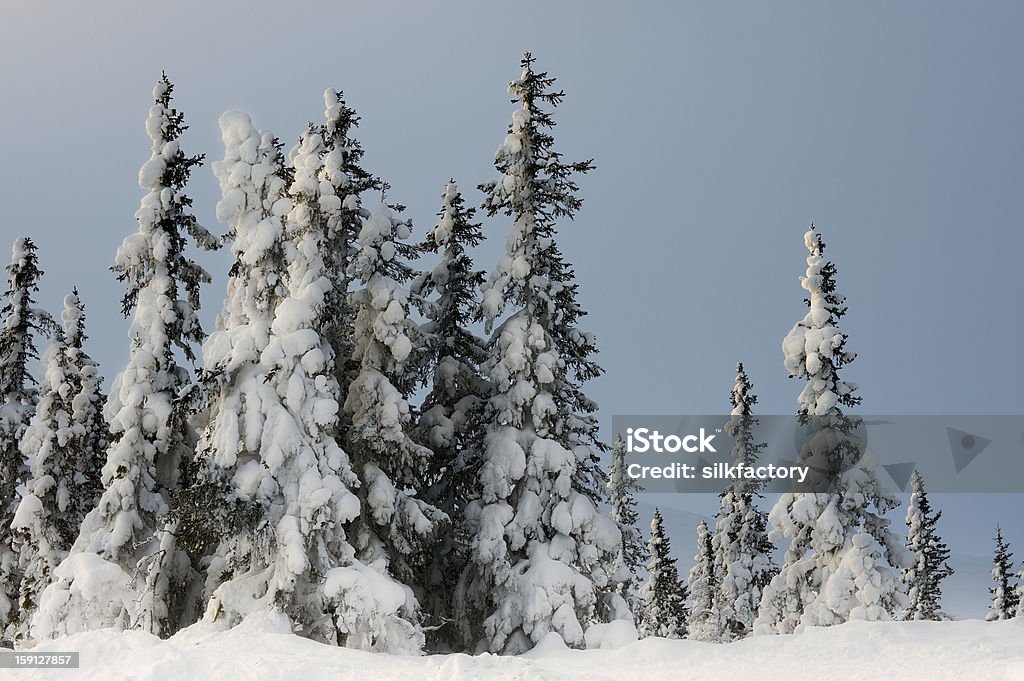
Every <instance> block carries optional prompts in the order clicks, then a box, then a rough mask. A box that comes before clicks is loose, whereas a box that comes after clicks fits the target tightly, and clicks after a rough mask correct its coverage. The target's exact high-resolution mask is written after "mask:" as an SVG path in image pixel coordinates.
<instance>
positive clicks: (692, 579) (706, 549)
mask: <svg viewBox="0 0 1024 681" xmlns="http://www.w3.org/2000/svg"><path fill="white" fill-rule="evenodd" d="M715 562H716V561H715V550H714V548H713V547H712V542H711V532H710V530H708V524H707V523H706V522H704V521H703V520H702V521H700V525H698V526H697V554H696V555H695V556H694V557H693V567H692V568H691V569H690V575H689V579H688V580H687V581H688V586H689V592H690V617H689V624H688V629H689V637H690V638H692V639H695V640H697V641H713V642H718V641H721V640H722V628H723V627H722V619H721V614H720V613H719V610H718V603H717V595H718V582H719V577H718V575H717V574H716V568H715Z"/></svg>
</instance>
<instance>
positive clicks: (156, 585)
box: [32, 75, 215, 638]
mask: <svg viewBox="0 0 1024 681" xmlns="http://www.w3.org/2000/svg"><path fill="white" fill-rule="evenodd" d="M172 90H173V86H172V85H171V83H170V81H169V80H168V79H167V76H166V75H163V76H161V78H160V80H159V82H158V83H157V85H156V87H155V88H154V90H153V98H154V100H155V102H154V104H153V106H152V108H151V109H150V111H149V118H148V119H147V121H146V131H147V132H148V133H149V137H150V139H151V141H152V154H151V156H150V159H149V160H148V161H147V162H146V163H145V164H143V166H142V168H141V169H140V171H139V185H140V186H141V187H142V188H143V189H144V190H146V194H145V196H144V197H143V198H142V202H141V205H140V207H139V209H138V211H136V213H135V219H136V221H137V222H138V227H139V229H138V231H137V232H136V233H134V234H132V235H131V236H129V237H127V238H126V239H125V240H124V242H123V243H122V244H121V247H120V248H119V249H118V251H117V256H116V258H115V261H114V265H113V267H112V268H111V269H112V270H113V271H114V272H116V273H117V274H118V280H119V281H122V282H124V284H125V286H126V292H125V295H124V297H123V298H122V310H123V312H124V314H125V315H126V316H129V315H133V316H132V323H131V327H130V330H129V336H130V339H131V345H130V349H129V357H128V364H127V366H126V367H125V369H124V371H123V372H122V373H121V374H120V375H119V376H118V377H117V378H116V379H115V380H114V383H113V386H112V388H111V393H110V397H109V399H108V401H107V404H106V407H105V415H106V418H107V420H108V422H109V423H110V429H111V440H112V442H111V445H110V447H109V449H108V451H107V456H106V463H105V464H104V466H103V470H102V482H103V486H104V491H103V494H102V496H101V498H100V501H99V504H98V506H97V507H96V508H95V509H94V510H93V511H91V512H90V513H89V514H88V515H87V516H86V519H85V522H84V523H83V525H82V529H81V533H80V534H79V537H78V539H77V540H76V542H75V544H74V546H73V547H72V550H71V552H70V554H69V555H68V557H67V558H66V559H65V560H64V561H63V562H62V563H61V564H60V566H58V568H57V569H56V570H55V572H54V574H55V577H56V579H55V581H54V582H53V583H52V584H51V585H50V586H49V587H47V589H46V591H44V593H43V595H42V597H41V598H40V606H39V611H38V613H37V614H36V617H35V618H34V619H33V624H32V630H33V636H34V637H35V638H50V637H56V636H61V635H64V634H70V633H73V632H76V631H82V630H89V629H97V628H102V627H109V626H120V627H137V628H140V629H144V630H147V631H150V632H153V633H156V634H159V635H168V634H170V633H172V632H173V631H174V629H175V627H176V624H177V622H176V617H175V615H176V612H175V611H176V610H177V609H178V608H179V607H180V603H179V601H180V597H181V595H182V594H183V593H185V592H187V589H188V582H189V581H191V579H192V578H193V577H194V574H193V570H192V567H191V565H190V561H189V559H188V557H187V556H184V555H183V553H182V552H181V551H179V550H177V549H175V548H174V546H173V544H174V542H173V536H172V535H170V534H169V533H166V532H160V530H161V529H162V524H163V517H164V516H165V514H166V513H167V510H168V501H169V494H170V492H171V491H172V490H174V489H175V488H176V487H178V485H179V480H180V477H181V474H182V472H183V471H184V470H185V467H186V465H187V464H188V462H189V460H190V459H191V457H192V450H193V446H194V444H195V433H194V432H193V431H192V429H191V427H190V426H189V423H188V408H187V405H186V404H185V403H184V402H183V401H182V400H181V399H179V398H180V395H181V394H182V392H183V391H184V390H185V389H187V388H188V386H189V385H190V383H191V379H190V376H189V372H188V370H187V369H186V368H185V367H183V366H181V365H180V364H179V363H178V360H177V359H176V358H175V353H176V352H180V353H181V354H182V355H184V357H185V358H186V359H187V360H188V361H190V362H191V361H194V349H193V346H195V345H196V344H198V343H200V342H201V341H202V340H203V337H204V333H203V330H202V328H201V326H200V323H199V315H198V309H199V289H200V285H201V284H203V283H206V282H208V281H209V280H210V277H209V275H208V274H207V273H206V272H205V271H204V270H203V269H202V267H200V266H199V265H197V264H196V263H195V262H193V261H192V260H191V259H190V258H189V256H188V255H187V254H186V247H187V246H188V243H189V237H191V239H192V241H194V242H195V243H196V244H197V245H198V246H200V247H202V248H207V249H209V248H213V247H214V246H215V240H214V239H213V237H212V236H211V235H210V234H209V233H208V232H207V231H206V230H205V229H203V228H202V227H201V226H199V224H198V223H197V222H196V219H195V216H193V215H192V214H191V212H190V209H191V205H192V199H191V198H189V197H188V196H187V195H186V194H185V187H186V184H187V183H188V179H189V175H190V173H191V172H192V170H193V168H195V167H196V166H198V165H200V164H201V163H202V156H186V155H185V154H184V152H182V150H181V147H180V145H179V141H178V138H179V136H180V135H181V133H182V132H184V131H185V130H186V128H187V126H186V125H185V123H184V116H183V115H182V114H181V112H179V111H177V110H176V109H174V108H172V107H171V93H172Z"/></svg>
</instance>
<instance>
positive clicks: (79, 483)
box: [12, 290, 108, 640]
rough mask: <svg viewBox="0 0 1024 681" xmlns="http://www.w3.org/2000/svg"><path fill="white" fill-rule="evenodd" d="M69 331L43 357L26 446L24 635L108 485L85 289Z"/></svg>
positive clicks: (69, 303) (68, 320) (19, 530)
mask: <svg viewBox="0 0 1024 681" xmlns="http://www.w3.org/2000/svg"><path fill="white" fill-rule="evenodd" d="M61 317H62V319H63V322H64V326H63V329H55V330H54V333H53V341H52V343H51V345H50V347H49V349H48V350H47V351H46V353H45V354H44V356H43V360H42V386H41V388H42V390H41V395H40V398H39V402H38V404H37V405H36V409H35V415H34V416H33V418H32V422H31V425H29V427H28V429H27V430H26V431H25V436H24V438H23V440H22V443H21V449H22V452H23V453H24V454H25V457H26V459H27V460H28V461H29V462H31V470H30V473H29V477H28V481H27V483H26V485H25V489H24V492H23V493H22V497H21V500H20V502H19V504H18V510H17V513H15V516H14V522H13V523H12V526H13V530H14V532H15V546H16V548H17V549H18V552H19V563H20V566H21V568H22V570H23V571H24V577H23V579H22V581H21V590H20V595H19V617H18V623H17V627H16V631H15V632H14V638H15V639H16V640H21V639H24V638H25V637H26V636H27V635H28V625H29V622H30V620H31V616H32V614H33V613H34V612H35V610H36V607H37V606H38V599H39V594H40V593H41V592H42V590H43V589H44V588H45V587H46V586H47V585H48V584H49V583H50V580H51V579H52V577H53V571H54V569H55V568H56V567H57V565H59V564H60V562H61V560H63V559H64V557H66V556H67V553H68V551H69V550H70V549H71V546H72V544H73V543H74V541H75V539H76V538H77V537H78V531H79V528H80V527H81V524H82V521H83V520H84V519H85V516H86V514H87V513H88V512H89V511H91V510H92V508H93V507H94V506H95V504H96V502H97V500H98V498H99V493H100V491H101V489H102V487H101V483H100V468H101V464H102V457H103V455H104V453H105V451H106V445H107V438H108V432H107V425H106V422H105V421H104V420H103V415H102V404H103V401H104V399H105V397H104V395H103V393H102V392H101V389H100V383H101V379H100V376H99V373H98V370H97V365H96V363H95V362H94V361H93V360H92V359H91V358H90V357H89V356H88V355H87V354H86V353H85V351H84V350H83V348H82V344H83V341H84V340H85V311H84V307H83V306H82V303H81V301H80V300H79V298H78V291H77V290H76V291H75V292H73V293H72V294H70V295H68V296H67V297H66V298H65V299H64V312H63V314H62V315H61Z"/></svg>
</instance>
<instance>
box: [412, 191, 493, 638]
mask: <svg viewBox="0 0 1024 681" xmlns="http://www.w3.org/2000/svg"><path fill="white" fill-rule="evenodd" d="M441 202H442V206H441V211H440V212H439V213H438V217H439V220H438V222H437V224H436V225H435V226H434V228H433V229H432V230H430V231H429V232H428V233H427V236H426V239H425V241H424V242H423V243H421V244H420V246H419V251H420V252H421V253H428V252H430V253H437V252H441V256H440V262H438V264H437V265H436V266H434V268H433V269H432V270H429V271H427V272H424V273H423V274H422V275H420V276H419V277H417V278H416V280H415V281H414V283H413V286H412V295H413V297H414V298H415V299H417V300H418V301H419V305H420V307H421V309H422V312H423V315H424V317H425V318H426V320H427V321H426V322H425V323H424V324H422V325H421V326H420V334H421V335H422V337H423V338H424V341H423V344H424V346H425V349H426V352H427V360H426V362H427V365H428V366H430V367H431V374H430V377H429V387H430V392H429V393H427V396H426V397H425V398H424V400H423V403H422V405H421V406H420V417H419V422H418V424H417V427H416V433H415V436H416V438H417V439H418V440H419V441H420V442H422V443H425V444H426V445H427V446H428V447H430V449H431V450H432V451H433V457H432V459H431V461H430V464H429V467H428V470H427V476H426V479H425V480H424V481H423V483H422V485H421V490H422V496H423V498H424V499H425V500H426V501H428V502H429V503H431V504H433V505H434V506H436V507H437V508H438V509H440V510H441V511H443V512H444V513H445V514H446V515H448V517H449V518H451V519H453V520H454V519H457V518H460V517H461V516H462V513H463V510H464V509H465V507H466V504H467V503H468V500H469V496H470V494H471V491H472V483H473V476H472V461H473V460H474V458H475V452H476V448H477V446H478V445H479V442H480V436H479V431H480V411H481V408H482V406H483V403H484V401H485V400H486V399H487V396H488V386H487V385H486V382H485V380H484V378H483V376H482V375H481V373H480V365H481V364H482V363H483V361H484V358H485V357H486V349H485V347H484V341H483V340H482V339H480V338H479V337H478V336H477V335H476V334H475V333H474V332H473V331H471V330H470V328H469V327H470V325H471V324H472V323H473V321H474V318H475V316H476V315H477V313H478V310H479V301H478V300H477V290H478V288H479V286H480V285H481V284H482V283H483V281H484V273H483V272H482V271H478V270H475V269H474V268H473V260H472V258H471V257H470V255H469V253H468V249H469V248H472V247H475V246H477V245H479V244H480V242H481V241H483V234H482V232H481V231H480V224H479V223H477V222H474V221H473V218H474V215H475V211H474V209H473V208H468V207H466V205H465V202H464V200H463V198H462V195H461V194H460V193H459V190H458V187H456V185H455V180H449V181H448V183H447V185H446V186H445V189H444V192H443V193H442V195H441ZM467 545H468V542H467V539H466V537H465V536H464V528H462V527H461V526H459V525H456V524H455V523H454V522H451V523H447V524H445V526H444V528H443V532H442V533H441V534H440V535H439V536H438V537H437V540H436V541H434V542H433V543H432V545H431V548H430V553H431V555H430V560H429V561H428V562H427V566H426V568H427V574H426V576H425V583H424V587H425V588H424V598H425V599H427V600H426V601H425V602H424V603H423V606H424V610H425V611H426V612H428V613H430V614H431V615H432V616H433V617H434V618H435V619H437V620H439V621H441V622H451V623H452V624H454V626H453V627H445V626H442V627H441V628H439V629H437V630H436V631H437V633H436V634H434V635H433V636H432V639H434V641H435V643H436V644H438V645H443V644H447V645H448V646H449V647H451V646H452V645H454V646H455V647H465V646H466V645H468V644H469V643H470V641H467V640H460V639H461V638H462V636H463V635H464V634H465V632H464V631H463V630H460V625H461V624H462V623H463V622H464V620H465V618H463V617H462V616H461V614H460V613H458V612H456V611H455V609H454V608H453V607H452V606H453V596H454V592H455V587H456V583H457V581H458V577H459V575H460V574H461V573H462V570H463V569H464V567H465V562H466V548H467Z"/></svg>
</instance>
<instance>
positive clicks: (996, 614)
mask: <svg viewBox="0 0 1024 681" xmlns="http://www.w3.org/2000/svg"><path fill="white" fill-rule="evenodd" d="M995 540H996V552H995V556H994V557H993V560H992V563H993V565H992V581H993V582H994V583H993V585H992V586H990V587H989V589H988V592H989V593H990V594H992V604H991V605H989V607H988V614H987V615H985V619H986V620H988V621H989V622H993V621H996V620H1007V619H1010V618H1011V617H1014V616H1016V614H1017V608H1018V605H1019V603H1020V601H1019V598H1020V595H1019V594H1018V590H1017V585H1015V584H1014V576H1013V553H1012V552H1011V551H1010V546H1009V544H1007V543H1006V541H1004V540H1003V531H1002V530H1001V529H1000V528H999V527H998V526H997V527H996V536H995Z"/></svg>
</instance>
